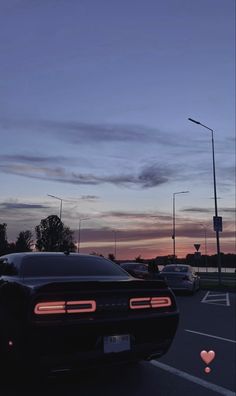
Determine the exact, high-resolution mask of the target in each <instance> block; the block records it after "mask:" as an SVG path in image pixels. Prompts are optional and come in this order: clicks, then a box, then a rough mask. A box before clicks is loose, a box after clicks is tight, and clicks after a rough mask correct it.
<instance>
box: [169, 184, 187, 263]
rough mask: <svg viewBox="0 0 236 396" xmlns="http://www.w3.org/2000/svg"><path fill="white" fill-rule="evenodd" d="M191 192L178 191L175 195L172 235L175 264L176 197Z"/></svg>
mask: <svg viewBox="0 0 236 396" xmlns="http://www.w3.org/2000/svg"><path fill="white" fill-rule="evenodd" d="M187 193H189V191H178V192H174V193H173V233H172V239H173V260H174V262H175V235H176V234H175V196H176V195H177V194H187Z"/></svg>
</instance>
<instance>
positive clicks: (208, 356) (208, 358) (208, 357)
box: [200, 351, 216, 364]
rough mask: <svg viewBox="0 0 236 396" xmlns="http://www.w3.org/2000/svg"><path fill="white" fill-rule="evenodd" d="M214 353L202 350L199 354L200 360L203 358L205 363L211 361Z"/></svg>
mask: <svg viewBox="0 0 236 396" xmlns="http://www.w3.org/2000/svg"><path fill="white" fill-rule="evenodd" d="M215 355H216V354H215V352H214V351H209V352H207V351H202V352H201V353H200V356H201V358H202V360H203V361H204V363H206V364H209V363H211V362H212V360H214V358H215Z"/></svg>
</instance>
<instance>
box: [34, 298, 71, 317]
mask: <svg viewBox="0 0 236 396" xmlns="http://www.w3.org/2000/svg"><path fill="white" fill-rule="evenodd" d="M34 313H35V314H37V315H48V314H61V313H66V307H65V301H50V302H40V303H38V304H36V305H35V307H34Z"/></svg>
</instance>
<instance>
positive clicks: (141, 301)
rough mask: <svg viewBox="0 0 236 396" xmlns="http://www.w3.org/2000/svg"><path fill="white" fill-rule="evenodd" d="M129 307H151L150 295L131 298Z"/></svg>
mask: <svg viewBox="0 0 236 396" xmlns="http://www.w3.org/2000/svg"><path fill="white" fill-rule="evenodd" d="M129 307H130V308H131V309H142V308H151V305H150V297H140V298H131V299H130V300H129Z"/></svg>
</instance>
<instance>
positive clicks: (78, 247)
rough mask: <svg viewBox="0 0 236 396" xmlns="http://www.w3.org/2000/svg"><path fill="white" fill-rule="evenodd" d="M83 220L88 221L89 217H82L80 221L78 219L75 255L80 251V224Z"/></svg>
mask: <svg viewBox="0 0 236 396" xmlns="http://www.w3.org/2000/svg"><path fill="white" fill-rule="evenodd" d="M84 220H89V217H84V218H82V219H79V229H78V244H77V253H79V251H80V234H81V222H82V221H84Z"/></svg>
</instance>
